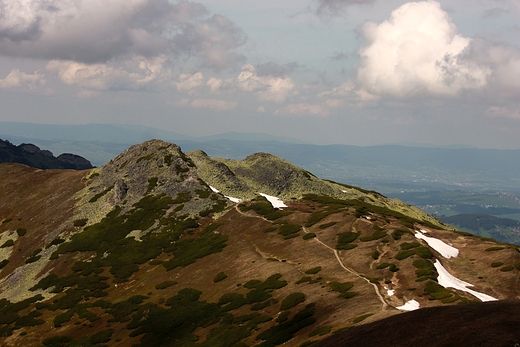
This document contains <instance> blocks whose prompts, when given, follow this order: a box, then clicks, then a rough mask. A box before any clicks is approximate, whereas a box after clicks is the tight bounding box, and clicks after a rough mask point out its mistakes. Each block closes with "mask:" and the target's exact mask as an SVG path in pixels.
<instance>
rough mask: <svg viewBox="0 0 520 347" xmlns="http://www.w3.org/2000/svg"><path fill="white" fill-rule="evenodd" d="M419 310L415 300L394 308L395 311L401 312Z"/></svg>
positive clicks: (419, 306)
mask: <svg viewBox="0 0 520 347" xmlns="http://www.w3.org/2000/svg"><path fill="white" fill-rule="evenodd" d="M420 308H421V305H420V304H419V303H418V302H417V301H415V300H410V301H407V302H406V303H405V304H404V305H403V306H398V307H396V309H398V310H401V311H415V310H418V309H420Z"/></svg>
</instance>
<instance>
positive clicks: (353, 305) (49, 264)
mask: <svg viewBox="0 0 520 347" xmlns="http://www.w3.org/2000/svg"><path fill="white" fill-rule="evenodd" d="M147 150H150V151H152V148H149V149H147ZM147 150H144V151H143V152H142V154H141V155H140V156H135V157H134V159H133V163H135V164H139V165H144V164H146V165H152V166H153V165H163V168H164V169H168V170H170V169H171V170H173V173H175V174H176V175H177V173H176V171H179V173H178V175H188V174H189V173H188V172H189V171H185V170H184V169H182V167H181V169H182V170H175V165H173V166H169V167H168V166H167V165H165V164H166V162H169V161H168V160H166V162H164V156H162V155H161V156H157V157H156V159H152V158H151V157H150V158H149V159H148V160H144V159H140V158H142V157H144V158H147V157H148V155H149V154H148V152H147ZM166 150H168V151H169V149H166ZM152 152H153V153H157V151H152ZM150 153H151V152H150ZM120 159H121V160H122V161H119V160H114V162H113V163H112V164H111V165H112V169H110V170H109V172H111V174H112V175H115V176H114V177H113V178H115V179H120V178H125V175H126V174H125V173H124V170H125V168H126V167H127V165H131V164H132V162H129V163H127V164H124V163H125V161H124V160H123V159H124V157H121V158H120ZM123 164H124V165H123ZM179 165H180V164H179ZM197 165H198V164H197ZM157 167H158V166H157ZM231 167H232V165H231ZM103 170H105V171H106V170H108V168H104V169H102V170H96V171H92V172H74V171H59V172H51V171H37V170H33V169H28V168H26V167H23V166H19V165H5V164H4V165H0V178H2V179H1V180H0V192H1V193H3V194H4V195H2V196H6V197H8V199H6V200H4V203H3V204H1V205H0V221H1V222H0V223H1V224H0V234H1V235H2V240H4V235H13V241H14V245H13V247H5V248H3V250H6V249H7V248H10V252H11V253H10V254H11V255H10V258H9V263H8V264H7V265H6V266H5V267H4V268H3V269H2V270H1V272H0V276H2V278H3V281H4V282H3V283H2V284H0V285H4V286H5V285H6V283H8V282H5V281H6V278H7V277H6V276H7V275H8V274H9V273H10V272H11V271H12V270H13V269H14V268H15V267H19V266H20V265H21V266H34V265H38V266H41V269H42V270H41V271H40V274H39V277H40V278H41V277H44V276H46V274H47V272H48V271H50V272H51V273H53V274H54V275H55V277H53V278H51V277H49V278H48V281H47V282H48V283H53V285H48V284H47V285H45V283H40V287H41V288H43V289H45V288H47V287H48V289H46V292H45V295H47V296H48V297H51V296H52V298H50V299H48V300H40V301H39V302H38V304H35V303H26V305H25V306H20V305H18V306H16V305H12V304H6V302H1V303H2V305H3V306H2V307H0V309H1V310H3V311H2V315H1V316H2V317H10V315H13V314H15V316H13V317H15V319H14V321H13V322H10V323H8V322H7V321H9V320H8V319H7V318H5V320H6V321H4V322H3V325H1V326H0V332H1V333H2V334H4V335H8V333H9V332H10V331H11V332H12V333H11V335H10V336H8V337H5V338H1V337H0V339H1V340H0V341H2V342H1V343H2V344H3V345H6V346H11V345H12V346H14V345H25V346H40V345H41V342H42V340H44V339H45V338H51V337H57V336H62V337H63V338H62V339H67V338H70V339H74V340H75V341H76V343H82V344H83V345H85V346H88V345H99V344H96V343H95V342H97V341H102V340H103V341H105V340H106V342H101V343H108V344H109V345H110V346H129V345H132V344H134V343H136V344H138V345H143V346H145V345H160V343H159V342H160V341H161V338H162V337H161V336H163V337H164V336H170V335H168V333H170V334H172V335H171V336H170V337H169V338H170V339H171V338H173V337H175V338H178V339H179V340H178V341H177V345H179V346H202V345H205V344H206V345H210V346H219V345H221V346H228V345H231V343H230V342H231V341H233V338H236V337H240V340H241V341H242V345H253V344H257V343H259V342H262V341H263V342H262V343H263V345H264V346H270V345H273V346H274V345H278V344H280V343H282V342H285V341H289V342H288V343H287V345H288V346H299V345H300V344H301V343H304V342H306V341H315V340H318V339H321V338H323V337H324V336H326V335H328V334H330V333H331V332H335V331H337V330H339V329H343V328H347V327H351V326H354V325H359V324H362V323H366V322H371V321H377V320H379V319H381V318H384V317H388V316H392V315H395V314H398V313H399V311H398V310H396V309H394V308H393V307H395V306H399V305H402V304H403V303H404V302H405V301H407V300H410V299H412V298H413V299H416V300H418V301H419V302H420V303H421V306H422V307H426V306H436V305H443V301H444V302H445V304H451V303H458V302H466V301H467V300H473V299H474V298H471V297H470V296H467V295H465V294H463V293H454V292H452V291H439V290H438V288H437V291H432V290H431V288H430V289H429V290H427V288H429V287H428V283H433V282H432V281H431V279H428V276H433V274H432V273H431V272H428V271H429V270H428V261H432V260H433V259H430V257H431V256H438V255H435V252H432V251H431V250H430V251H426V250H427V247H425V245H424V244H421V243H418V242H417V241H416V239H415V237H414V236H413V235H412V232H413V228H412V227H413V226H414V225H413V224H414V223H415V226H414V227H415V228H419V227H420V228H425V229H428V230H429V231H430V233H431V235H432V236H434V237H438V238H440V239H443V240H445V241H446V242H449V243H451V244H453V245H454V246H455V247H457V248H459V249H460V250H461V255H460V257H459V258H457V259H454V260H450V261H446V260H443V263H444V265H445V266H446V267H447V268H448V269H449V270H450V271H452V272H453V273H454V274H455V275H456V276H457V277H459V278H461V279H463V280H465V281H468V282H470V283H473V284H475V289H476V290H479V291H483V292H486V293H488V294H490V295H493V296H496V297H498V298H501V299H502V298H514V297H517V296H518V294H519V293H518V289H517V288H516V285H515V284H516V279H517V277H518V270H517V266H516V264H517V263H518V261H519V260H520V259H519V255H518V251H517V249H516V247H510V246H501V245H497V244H496V243H495V242H492V241H485V240H481V239H478V238H475V237H472V236H468V235H463V234H457V233H453V232H451V231H444V230H441V229H436V228H428V227H426V226H420V225H417V222H416V221H414V220H413V219H410V218H409V217H404V216H401V215H399V214H394V215H393V216H392V215H388V214H386V213H385V214H382V212H385V211H388V210H385V209H381V206H375V207H374V206H372V207H370V206H371V205H368V204H367V203H363V202H361V201H359V200H358V201H357V203H353V202H352V201H347V200H336V199H330V198H322V197H320V196H317V195H307V196H306V197H307V199H305V200H291V201H289V202H288V204H289V206H290V207H289V208H287V209H285V210H284V211H282V212H280V211H276V210H273V209H272V208H270V207H269V204H267V202H266V201H265V200H263V199H258V200H255V201H251V202H247V203H245V204H243V205H241V206H237V207H235V206H232V205H230V206H228V207H227V210H226V211H225V213H224V214H223V213H219V214H215V213H214V212H210V213H209V214H208V215H206V214H204V216H195V220H197V224H184V221H187V220H189V219H190V218H193V217H189V216H183V214H182V213H179V212H178V211H182V210H183V209H184V206H183V205H184V204H185V202H183V201H182V199H180V200H177V198H178V197H179V191H177V190H175V189H173V187H174V186H175V185H173V186H172V188H171V189H173V190H172V191H173V192H175V194H173V195H172V196H171V197H170V198H167V197H162V198H161V194H162V193H163V192H165V191H167V190H166V188H167V187H169V185H168V183H167V182H163V183H164V184H163V185H157V186H153V185H152V186H153V188H152V189H151V190H149V189H148V188H149V187H150V186H149V183H148V180H149V177H148V176H149V175H148V176H146V177H144V178H143V177H141V178H139V179H140V180H143V182H144V188H138V186H139V185H138V186H136V187H135V188H132V189H143V191H144V192H145V193H146V191H148V196H149V197H147V198H146V199H145V200H140V199H138V198H137V197H136V196H134V198H132V200H129V201H127V202H126V207H125V208H124V209H122V210H121V212H119V214H110V215H109V216H108V218H106V219H104V220H103V219H101V218H100V217H96V218H93V219H89V220H88V221H86V222H84V223H85V224H84V223H82V222H81V218H79V217H82V218H83V217H84V216H85V215H84V214H83V212H81V211H84V210H85V209H86V207H88V206H97V209H98V210H100V208H101V207H102V206H113V204H114V195H113V191H112V190H110V191H109V192H108V193H105V194H103V195H101V196H99V197H98V198H97V200H95V201H93V202H90V200H91V199H92V198H93V197H94V196H97V195H98V194H99V191H101V192H103V191H104V190H103V189H106V187H105V185H108V187H110V185H111V184H112V183H110V182H105V181H104V176H103V175H102V174H103V172H104V171H103ZM133 170H134V171H135V170H136V169H133ZM234 170H237V168H234ZM97 172H100V173H101V174H100V176H96V175H95V174H96V173H97ZM144 172H148V171H144ZM116 173H117V175H116ZM119 175H120V176H119ZM153 175H157V177H161V176H160V175H159V174H158V173H153ZM116 176H117V177H116ZM85 177H86V178H87V180H86V181H85V180H82V179H83V178H85ZM153 177H156V176H153ZM175 177H177V176H175ZM303 177H305V179H307V176H306V175H303ZM311 177H312V176H311ZM105 178H106V177H105ZM136 179H137V178H136ZM152 183H153V182H152ZM208 183H210V184H211V182H208ZM12 184H15V185H16V184H19V185H18V186H14V189H13V185H12ZM85 184H89V185H88V186H87V187H85V188H84V185H85ZM172 184H173V183H172ZM178 184H181V185H182V184H183V182H182V181H181V182H178ZM129 185H130V186H131V184H129ZM162 187H163V188H164V189H163V188H162ZM202 187H204V185H202ZM217 188H222V187H217ZM154 189H155V190H154ZM190 189H191V188H190ZM79 191H82V192H84V193H83V194H80V195H78V194H77V192H79ZM131 191H133V190H129V192H131ZM190 191H191V190H190ZM206 191H209V188H206V190H204V189H201V191H200V193H196V194H197V195H196V196H194V197H195V198H196V199H200V201H212V202H211V203H210V205H211V204H215V203H217V202H218V201H220V199H221V198H219V197H218V196H215V197H213V199H215V200H212V195H211V193H209V192H208V194H207V195H206V193H204V192H206ZM134 192H136V191H134ZM192 192H195V190H192ZM155 193H156V194H157V195H155ZM268 193H269V192H268ZM361 193H363V192H360V193H359V194H361ZM85 194H86V195H85ZM129 194H130V193H129ZM135 194H137V193H135ZM200 194H202V195H200ZM203 196H204V197H203ZM77 197H83V198H81V200H80V203H79V204H78V202H77ZM6 201H7V203H5V202H6ZM27 201H31V202H32V203H31V204H28V203H27ZM81 201H82V202H81ZM132 201H134V202H132ZM139 201H141V202H139ZM144 202H146V203H144ZM181 206H182V208H181ZM108 210H110V209H108ZM108 210H107V211H108ZM176 211H177V212H176ZM57 212H58V213H57ZM103 213H105V214H106V212H103ZM33 216H34V218H32V217H33ZM213 216H220V217H218V219H214V217H213ZM367 216H370V220H368V219H366V218H365V217H367ZM21 228H23V229H26V230H27V232H26V233H25V234H24V235H23V236H20V237H17V238H15V237H14V234H17V233H16V231H17V230H19V229H21ZM136 230H140V231H141V232H139V233H134V231H136ZM56 231H59V232H61V233H62V234H61V235H59V236H58V234H59V232H56ZM146 231H153V232H149V233H146ZM70 232H74V233H75V235H83V236H74V237H72V238H70V240H69V241H66V242H63V243H61V244H59V245H58V244H57V243H56V244H55V245H52V246H51V244H53V240H56V238H57V237H61V238H63V239H64V240H65V239H67V235H68V234H69V233H70ZM96 233H97V234H96ZM349 233H350V234H349ZM127 234H132V235H141V236H142V237H141V236H140V237H141V241H140V242H139V241H137V240H135V239H132V238H125V236H126V235H127ZM89 235H99V237H96V238H95V240H97V241H98V243H97V244H96V243H95V242H94V243H90V239H91V238H90V236H89ZM346 235H347V236H348V235H355V237H354V238H346V237H344V236H346ZM313 236H316V237H313ZM95 240H94V241H95ZM100 240H102V241H100ZM415 243H417V245H415ZM45 246H50V248H48V249H49V250H50V251H52V252H53V253H55V254H56V256H55V257H52V256H51V254H48V253H45ZM192 246H194V247H192ZM222 246H223V247H222ZM89 247H93V248H89ZM38 248H44V250H42V251H41V254H44V256H43V257H42V258H40V259H39V260H36V261H34V262H31V263H29V264H25V262H26V261H27V260H28V259H34V253H35V251H37V249H38ZM335 248H339V249H340V250H339V251H338V258H339V260H338V258H336V256H335V254H334V249H335ZM18 249H22V250H21V251H17V250H18ZM154 250H155V251H154ZM200 250H204V252H203V253H200ZM405 250H406V251H408V253H407V254H408V256H407V257H402V256H399V255H400V254H403V253H402V252H404V251H405ZM410 250H411V252H410ZM2 254H3V253H2ZM38 254H40V253H37V255H38ZM37 255H36V256H37ZM49 257H50V258H53V259H52V260H49ZM0 260H1V259H0ZM143 260H144V261H143ZM492 263H494V264H497V263H502V264H501V265H500V266H491V265H490V264H492ZM24 264H25V265H24ZM31 264H33V265H31ZM386 264H389V265H386ZM390 264H393V266H391V265H390ZM134 265H136V267H134ZM508 267H512V269H510V270H509V268H508ZM504 269H505V270H506V271H503V270H504ZM419 270H423V271H422V273H420V274H419V273H418V271H419ZM222 272H223V273H224V274H225V276H222V275H220V276H217V275H219V274H221V273H222ZM276 274H279V275H276ZM273 275H275V276H274V277H273ZM423 277H425V278H423ZM420 278H421V281H420V282H416V280H418V279H420ZM216 279H218V280H216ZM12 280H13V279H12V278H11V279H9V280H7V281H12ZM27 280H28V279H24V280H23V281H24V282H25V281H27ZM253 280H254V281H253ZM85 281H86V282H85ZM32 282H33V283H35V282H37V280H36V281H35V280H33V281H32ZM85 283H87V286H86V287H85ZM88 283H90V284H88ZM374 285H375V286H376V287H377V292H379V293H380V295H382V299H381V298H380V297H379V296H378V295H377V292H376V290H375V287H374ZM53 287H54V290H53V291H54V292H55V293H50V291H51V289H52V288H53ZM385 287H387V288H389V289H394V290H395V295H394V296H391V297H389V296H387V295H386V294H387V292H386V289H385ZM430 287H431V286H430ZM96 288H98V289H96ZM185 288H190V289H189V290H183V289H185ZM199 292H200V293H199ZM3 293H4V292H3ZM25 293H26V295H29V296H30V295H34V294H36V293H37V292H28V291H25ZM298 293H300V294H298ZM302 294H303V296H302ZM77 295H80V296H79V297H78V296H77ZM136 295H139V296H138V297H136ZM226 295H227V296H226ZM224 297H226V298H231V299H232V300H231V302H234V303H235V304H237V307H236V308H232V307H230V306H229V304H226V302H227V301H226V300H223V298H224ZM302 297H303V299H304V300H303V302H302V301H301V298H302ZM240 298H242V299H240ZM288 298H289V299H288ZM295 298H300V299H298V300H296V299H295ZM10 299H11V300H12V301H17V300H16V297H14V296H13V297H10ZM381 300H383V301H384V302H385V303H386V306H385V305H383V302H382V301H381ZM282 305H283V306H284V307H290V306H291V305H294V306H292V307H290V308H288V309H287V310H285V311H284V310H282ZM181 308H182V309H181ZM282 311H283V312H282ZM13 312H14V313H13ZM145 312H148V314H147V315H145V314H144V313H145ZM178 312H184V313H185V314H186V316H178ZM16 315H17V316H16ZM16 317H18V318H16ZM190 317H191V318H190ZM201 317H205V318H204V319H201ZM208 317H209V318H211V317H213V318H211V319H209V318H208ZM69 319H70V320H69ZM175 319H181V320H182V321H183V322H184V323H182V324H180V325H179V326H175V327H174V326H171V325H168V326H164V322H172V321H175ZM208 319H209V320H208ZM190 322H191V323H190ZM188 323H189V324H188ZM179 329H180V330H179ZM164 333H166V334H167V335H164ZM195 336H198V340H195V339H194V337H195ZM195 341H196V342H195ZM46 342H48V343H49V344H48V345H52V344H51V342H52V341H51V340H47V341H46ZM239 345H240V344H239Z"/></svg>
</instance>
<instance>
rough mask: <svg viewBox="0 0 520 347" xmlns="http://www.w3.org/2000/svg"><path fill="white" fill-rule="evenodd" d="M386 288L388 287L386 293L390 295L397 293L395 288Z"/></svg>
mask: <svg viewBox="0 0 520 347" xmlns="http://www.w3.org/2000/svg"><path fill="white" fill-rule="evenodd" d="M385 289H386V294H387V295H388V296H394V294H395V290H394V289H388V288H387V287H385Z"/></svg>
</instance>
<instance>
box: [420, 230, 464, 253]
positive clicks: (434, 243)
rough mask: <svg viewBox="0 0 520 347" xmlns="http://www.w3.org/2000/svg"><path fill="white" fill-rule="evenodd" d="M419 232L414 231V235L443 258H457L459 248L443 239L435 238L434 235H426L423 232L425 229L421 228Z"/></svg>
mask: <svg viewBox="0 0 520 347" xmlns="http://www.w3.org/2000/svg"><path fill="white" fill-rule="evenodd" d="M421 233H422V234H421ZM421 233H418V232H415V237H416V238H418V239H421V240H424V241H426V243H427V244H428V246H430V247H431V248H433V249H434V250H436V251H437V252H439V253H440V254H441V255H442V256H443V257H444V258H446V259H450V258H457V256H458V255H459V250H458V249H457V248H455V247H452V246H450V245H448V244H447V243H445V242H444V241H441V240H439V239H436V238H434V237H428V236H425V235H423V234H425V233H426V231H424V230H421Z"/></svg>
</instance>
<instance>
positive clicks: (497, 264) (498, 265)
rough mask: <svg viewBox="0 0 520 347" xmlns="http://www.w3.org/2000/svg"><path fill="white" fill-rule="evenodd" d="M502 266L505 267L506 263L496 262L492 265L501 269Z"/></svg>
mask: <svg viewBox="0 0 520 347" xmlns="http://www.w3.org/2000/svg"><path fill="white" fill-rule="evenodd" d="M502 265H504V263H503V262H501V261H494V262H492V263H491V267H500V266H502Z"/></svg>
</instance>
